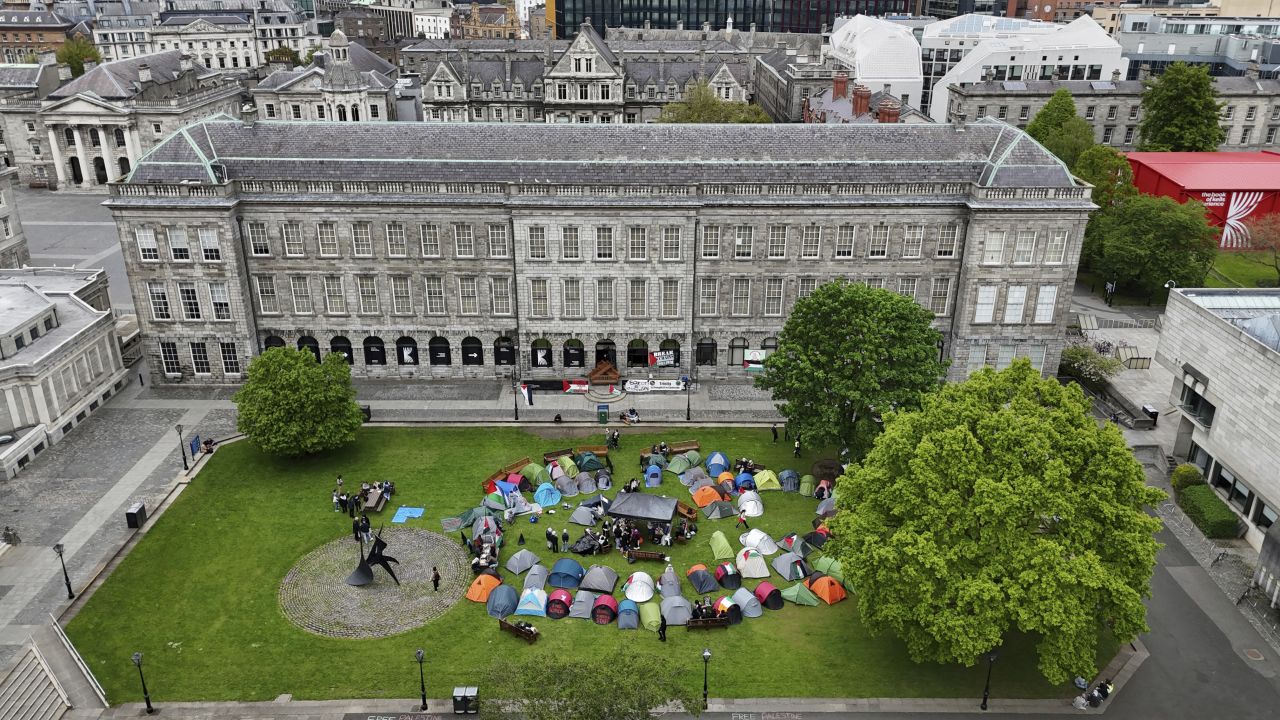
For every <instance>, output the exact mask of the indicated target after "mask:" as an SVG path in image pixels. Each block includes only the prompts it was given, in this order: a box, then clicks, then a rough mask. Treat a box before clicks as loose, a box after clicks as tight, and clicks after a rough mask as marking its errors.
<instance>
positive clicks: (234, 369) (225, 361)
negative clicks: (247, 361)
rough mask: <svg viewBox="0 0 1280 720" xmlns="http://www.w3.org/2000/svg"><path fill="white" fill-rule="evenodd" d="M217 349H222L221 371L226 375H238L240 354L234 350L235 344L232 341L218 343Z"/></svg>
mask: <svg viewBox="0 0 1280 720" xmlns="http://www.w3.org/2000/svg"><path fill="white" fill-rule="evenodd" d="M218 349H219V350H221V351H222V372H223V373H225V374H227V375H239V374H240V355H239V353H237V352H236V344H235V343H233V342H224V343H218Z"/></svg>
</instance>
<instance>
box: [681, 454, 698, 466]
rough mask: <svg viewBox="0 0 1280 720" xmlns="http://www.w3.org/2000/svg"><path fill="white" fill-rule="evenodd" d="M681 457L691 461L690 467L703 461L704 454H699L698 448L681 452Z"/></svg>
mask: <svg viewBox="0 0 1280 720" xmlns="http://www.w3.org/2000/svg"><path fill="white" fill-rule="evenodd" d="M680 457H682V458H684V459H685V460H688V461H689V467H693V466H694V465H698V464H700V463H701V462H702V456H701V455H699V454H698V451H697V450H690V451H688V452H684V453H680Z"/></svg>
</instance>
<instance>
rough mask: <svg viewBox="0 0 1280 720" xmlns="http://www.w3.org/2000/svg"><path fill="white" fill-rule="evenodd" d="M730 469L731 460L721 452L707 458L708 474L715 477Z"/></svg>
mask: <svg viewBox="0 0 1280 720" xmlns="http://www.w3.org/2000/svg"><path fill="white" fill-rule="evenodd" d="M728 469H729V458H727V457H725V455H724V453H722V452H720V451H719V450H717V451H715V452H713V453H711V454H710V455H708V456H707V474H708V475H710V476H712V477H715V476H716V475H719V474H720V473H722V472H724V471H725V470H728Z"/></svg>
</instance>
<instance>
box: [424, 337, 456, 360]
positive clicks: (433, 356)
mask: <svg viewBox="0 0 1280 720" xmlns="http://www.w3.org/2000/svg"><path fill="white" fill-rule="evenodd" d="M427 357H428V358H430V360H431V364H432V365H452V364H453V353H452V352H451V351H450V350H449V339H448V338H443V337H440V336H439V335H437V336H436V337H433V338H431V339H430V340H428V341H427Z"/></svg>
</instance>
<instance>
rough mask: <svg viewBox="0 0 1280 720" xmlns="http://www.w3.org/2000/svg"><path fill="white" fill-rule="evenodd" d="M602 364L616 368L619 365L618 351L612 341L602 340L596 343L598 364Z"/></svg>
mask: <svg viewBox="0 0 1280 720" xmlns="http://www.w3.org/2000/svg"><path fill="white" fill-rule="evenodd" d="M602 362H607V363H609V364H610V365H614V366H616V365H617V364H618V350H617V346H616V345H614V344H613V341H612V340H601V341H599V342H597V343H596V364H597V365H599V364H600V363H602Z"/></svg>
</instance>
